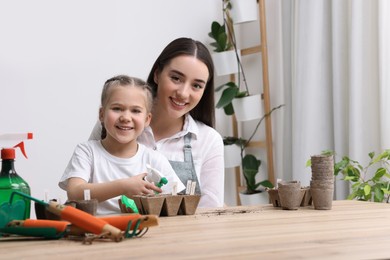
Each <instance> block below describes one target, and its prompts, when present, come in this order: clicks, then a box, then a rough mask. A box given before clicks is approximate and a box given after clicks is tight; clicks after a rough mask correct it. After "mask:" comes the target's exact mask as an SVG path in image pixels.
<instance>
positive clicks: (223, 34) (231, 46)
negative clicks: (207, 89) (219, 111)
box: [209, 0, 263, 121]
mask: <svg viewBox="0 0 390 260" xmlns="http://www.w3.org/2000/svg"><path fill="white" fill-rule="evenodd" d="M231 9H232V5H231V3H230V0H222V10H223V17H224V22H223V24H222V25H221V24H220V23H218V22H217V21H213V22H212V24H211V32H209V36H210V37H211V38H212V39H214V42H212V43H211V46H213V47H214V52H215V53H213V61H214V63H215V67H216V70H218V68H219V67H220V65H219V62H220V60H219V59H216V58H215V57H216V56H214V55H216V54H220V53H222V52H226V50H230V52H231V53H232V56H233V57H232V59H234V61H233V60H230V61H227V60H224V61H223V64H225V66H227V65H228V64H231V65H232V66H235V67H236V70H235V71H234V72H231V73H227V74H237V84H236V83H235V82H233V81H230V82H227V83H224V84H222V85H221V86H219V87H217V88H216V91H217V92H218V91H220V90H222V89H223V91H222V94H221V96H220V99H219V100H218V102H217V105H216V107H217V108H223V109H224V111H225V114H226V115H232V114H235V116H236V118H237V121H249V120H254V119H259V118H260V117H261V115H262V114H263V109H262V104H261V102H259V101H261V96H260V94H258V95H250V93H249V88H248V85H247V82H246V78H245V73H244V69H243V66H242V63H241V58H240V51H239V50H238V49H237V45H236V40H235V34H234V29H233V25H232V18H231V17H230V12H229V10H231ZM217 75H225V74H219V73H218V72H217ZM241 79H242V81H243V83H244V86H245V89H244V90H241Z"/></svg>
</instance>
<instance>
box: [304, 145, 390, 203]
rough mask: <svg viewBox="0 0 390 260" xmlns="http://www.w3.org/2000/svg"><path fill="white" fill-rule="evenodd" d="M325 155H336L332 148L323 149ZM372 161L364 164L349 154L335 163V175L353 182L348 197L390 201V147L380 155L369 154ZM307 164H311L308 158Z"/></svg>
mask: <svg viewBox="0 0 390 260" xmlns="http://www.w3.org/2000/svg"><path fill="white" fill-rule="evenodd" d="M322 154H324V155H334V156H335V157H336V153H335V152H333V151H330V150H326V151H323V152H322ZM368 156H369V158H370V161H369V162H368V164H367V165H366V166H362V164H361V163H359V162H358V161H355V160H352V159H351V158H349V157H348V156H342V157H341V160H340V161H338V162H335V163H334V175H335V176H337V175H340V174H341V175H342V180H345V181H348V182H349V183H350V184H351V192H350V194H349V195H348V197H347V199H350V200H352V199H357V200H364V201H374V202H385V201H386V202H389V199H390V149H387V150H384V151H383V152H381V153H380V154H378V155H375V153H374V152H370V153H369V154H368ZM306 165H307V166H310V165H311V161H310V160H308V162H307V164H306Z"/></svg>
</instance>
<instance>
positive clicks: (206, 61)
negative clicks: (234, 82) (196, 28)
mask: <svg viewBox="0 0 390 260" xmlns="http://www.w3.org/2000/svg"><path fill="white" fill-rule="evenodd" d="M147 82H148V84H149V85H150V86H152V89H153V95H154V103H153V118H152V121H151V123H150V126H148V127H146V128H145V131H144V132H143V133H142V134H141V136H140V137H139V138H138V141H139V142H140V143H142V144H144V145H146V146H147V147H150V148H153V149H155V150H158V151H160V152H161V153H163V154H164V155H165V156H166V157H167V158H168V159H169V161H170V163H171V165H172V167H173V168H174V170H175V172H176V174H177V175H178V176H179V177H180V179H181V180H182V182H183V183H184V184H186V182H187V180H193V181H197V183H198V185H197V189H196V190H197V193H201V195H202V196H201V199H200V202H199V207H222V206H223V201H224V178H225V171H224V157H223V141H222V137H221V135H220V134H219V133H218V132H217V131H216V130H215V129H214V111H215V104H214V67H213V62H212V59H211V56H210V53H209V51H208V50H207V48H206V46H204V44H202V43H201V42H199V41H195V40H193V39H190V38H178V39H176V40H174V41H172V42H171V43H169V44H168V45H167V46H166V47H165V48H164V50H163V51H162V52H161V54H160V56H159V57H158V58H157V60H156V61H155V63H154V65H153V67H152V69H151V71H150V74H149V77H148V80H147ZM100 133H101V125H100V123H98V124H96V125H95V128H94V130H93V131H92V134H91V136H90V139H100Z"/></svg>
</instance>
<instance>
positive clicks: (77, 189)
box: [66, 173, 162, 202]
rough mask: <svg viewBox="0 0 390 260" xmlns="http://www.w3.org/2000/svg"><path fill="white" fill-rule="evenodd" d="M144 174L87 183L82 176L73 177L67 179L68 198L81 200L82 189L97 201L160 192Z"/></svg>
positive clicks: (82, 195)
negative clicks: (87, 191) (88, 191)
mask: <svg viewBox="0 0 390 260" xmlns="http://www.w3.org/2000/svg"><path fill="white" fill-rule="evenodd" d="M145 176H146V173H142V174H139V175H137V176H133V177H129V178H125V179H118V180H114V181H109V182H105V183H88V182H86V181H85V180H83V179H82V178H77V177H73V178H70V179H69V180H68V185H67V189H66V191H67V195H68V199H69V200H83V199H84V190H90V193H91V198H93V199H97V200H98V201H99V202H101V201H105V200H108V199H111V198H114V197H117V196H120V195H126V196H127V197H131V196H133V195H141V194H142V195H145V194H153V191H156V192H162V190H161V189H160V188H158V187H156V186H155V185H154V184H152V183H149V182H147V181H145V180H143V178H144V177H145Z"/></svg>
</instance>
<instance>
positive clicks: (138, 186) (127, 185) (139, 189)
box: [122, 173, 162, 197]
mask: <svg viewBox="0 0 390 260" xmlns="http://www.w3.org/2000/svg"><path fill="white" fill-rule="evenodd" d="M146 175H147V173H141V174H138V175H136V176H133V177H130V178H126V179H123V183H122V184H123V188H124V194H123V195H126V196H127V197H131V196H134V195H148V194H154V191H156V192H158V193H160V192H162V190H161V189H160V188H158V187H157V186H156V185H154V183H150V182H147V181H145V180H144V178H145V177H146Z"/></svg>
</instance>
